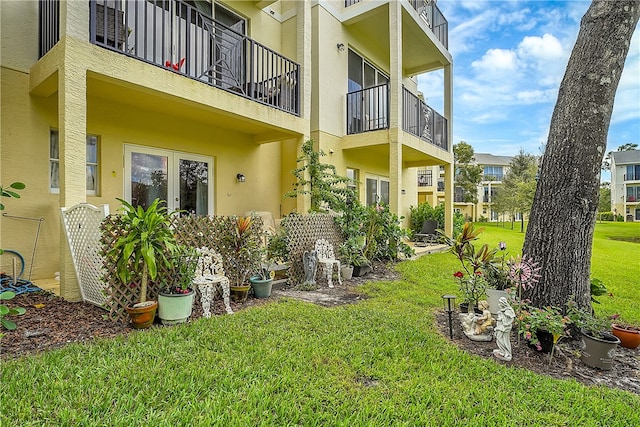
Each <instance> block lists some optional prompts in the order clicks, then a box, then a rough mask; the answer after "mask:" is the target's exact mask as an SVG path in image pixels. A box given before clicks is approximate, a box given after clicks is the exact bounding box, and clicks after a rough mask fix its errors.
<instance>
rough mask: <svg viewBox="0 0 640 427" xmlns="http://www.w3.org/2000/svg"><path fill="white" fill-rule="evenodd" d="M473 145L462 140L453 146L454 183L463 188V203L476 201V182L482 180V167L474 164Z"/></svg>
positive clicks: (478, 182)
mask: <svg viewBox="0 0 640 427" xmlns="http://www.w3.org/2000/svg"><path fill="white" fill-rule="evenodd" d="M473 156H474V151H473V147H472V146H471V145H469V144H467V143H466V142H464V141H460V142H459V143H457V144H455V145H454V146H453V159H454V162H455V170H456V177H455V185H456V187H460V188H462V189H463V190H464V193H463V201H464V202H465V203H474V204H475V203H478V184H480V181H482V173H483V170H482V167H481V166H478V165H477V164H475V158H474V157H473Z"/></svg>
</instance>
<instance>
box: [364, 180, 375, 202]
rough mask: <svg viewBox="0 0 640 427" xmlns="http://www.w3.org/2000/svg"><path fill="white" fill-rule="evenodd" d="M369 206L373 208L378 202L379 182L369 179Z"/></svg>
mask: <svg viewBox="0 0 640 427" xmlns="http://www.w3.org/2000/svg"><path fill="white" fill-rule="evenodd" d="M366 201H367V206H373V205H375V204H376V202H377V201H378V180H377V179H375V178H367V200H366Z"/></svg>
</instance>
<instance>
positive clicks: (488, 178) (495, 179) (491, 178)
mask: <svg viewBox="0 0 640 427" xmlns="http://www.w3.org/2000/svg"><path fill="white" fill-rule="evenodd" d="M502 178H504V175H499V174H498V175H496V174H484V175H482V180H483V181H492V182H501V181H502Z"/></svg>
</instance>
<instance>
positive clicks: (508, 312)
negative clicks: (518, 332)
mask: <svg viewBox="0 0 640 427" xmlns="http://www.w3.org/2000/svg"><path fill="white" fill-rule="evenodd" d="M498 304H499V306H500V310H499V311H498V324H497V325H496V327H495V335H496V343H497V344H498V348H497V349H495V350H493V355H494V356H495V357H496V358H498V359H500V360H505V361H507V362H508V361H510V360H511V327H512V326H513V320H514V319H515V317H516V313H515V312H514V311H513V308H511V306H510V305H509V303H508V302H507V299H506V298H505V297H501V298H500V300H499V301H498Z"/></svg>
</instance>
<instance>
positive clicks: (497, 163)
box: [453, 153, 519, 221]
mask: <svg viewBox="0 0 640 427" xmlns="http://www.w3.org/2000/svg"><path fill="white" fill-rule="evenodd" d="M474 158H475V164H476V165H479V166H481V167H482V169H483V173H482V181H481V182H480V184H479V185H478V195H477V200H478V203H470V202H464V192H463V190H462V188H459V187H457V188H456V189H455V191H454V196H453V208H454V211H457V212H461V213H462V214H463V215H464V216H465V217H467V218H470V219H472V220H473V221H477V220H479V219H480V218H486V219H487V220H488V221H498V220H499V219H500V217H499V213H498V212H497V211H495V210H493V208H492V204H493V198H494V197H495V195H496V193H497V191H499V188H500V186H501V185H502V180H503V179H504V176H505V175H506V174H507V172H508V171H509V165H510V164H511V160H513V157H511V156H495V155H493V154H488V153H475V155H474ZM516 219H519V217H517V218H516Z"/></svg>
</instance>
